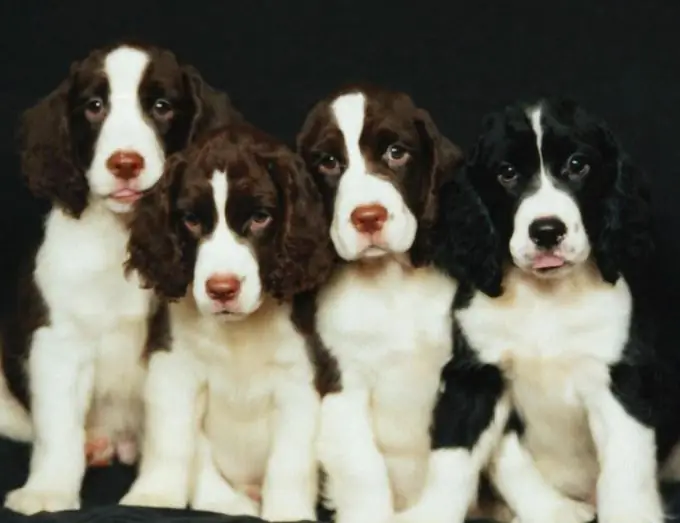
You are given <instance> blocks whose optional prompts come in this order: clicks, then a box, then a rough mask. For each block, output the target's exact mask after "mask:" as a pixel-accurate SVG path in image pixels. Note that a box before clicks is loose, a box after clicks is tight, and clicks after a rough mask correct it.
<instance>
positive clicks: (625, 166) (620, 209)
mask: <svg viewBox="0 0 680 523" xmlns="http://www.w3.org/2000/svg"><path fill="white" fill-rule="evenodd" d="M600 130H601V132H602V135H603V138H604V146H605V148H606V149H605V150H606V151H607V152H606V153H605V161H606V162H607V165H606V167H605V168H607V169H612V170H614V172H615V175H614V182H613V184H612V186H611V188H610V189H609V192H608V194H607V195H606V196H605V199H604V205H603V206H601V207H600V209H597V210H596V211H597V213H598V215H599V216H600V219H601V220H602V221H601V224H600V226H599V227H596V228H595V231H593V232H594V234H593V238H592V239H591V241H592V242H593V255H594V258H595V261H596V263H597V266H598V268H599V270H600V273H601V274H602V278H603V279H604V280H605V281H607V282H609V283H612V284H613V283H616V281H617V280H618V278H619V275H621V274H623V275H624V277H626V279H627V280H629V279H631V278H638V279H639V278H642V277H644V274H645V273H646V272H647V270H648V269H649V264H650V262H651V259H652V256H653V252H654V242H653V235H652V213H651V195H650V187H649V180H648V179H647V177H646V176H645V175H644V173H643V172H642V171H640V170H638V169H637V168H636V167H635V166H634V165H633V163H632V162H631V161H630V159H629V158H628V156H627V155H626V154H625V153H624V152H623V150H622V148H621V146H620V145H619V143H618V141H617V140H616V138H615V137H614V135H613V134H612V132H611V131H610V130H609V129H608V128H607V127H606V126H605V125H604V124H603V123H600Z"/></svg>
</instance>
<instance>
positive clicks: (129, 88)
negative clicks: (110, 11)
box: [21, 45, 240, 216]
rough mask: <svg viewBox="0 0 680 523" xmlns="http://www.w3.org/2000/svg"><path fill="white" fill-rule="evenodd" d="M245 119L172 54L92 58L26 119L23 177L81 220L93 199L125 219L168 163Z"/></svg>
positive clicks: (148, 50) (100, 53)
mask: <svg viewBox="0 0 680 523" xmlns="http://www.w3.org/2000/svg"><path fill="white" fill-rule="evenodd" d="M239 118H240V115H239V114H238V113H237V112H236V111H234V110H233V109H232V108H231V106H230V104H229V100H228V98H227V97H226V95H224V94H221V93H218V92H216V91H213V90H212V89H211V88H210V87H209V86H207V85H205V84H204V82H203V80H202V79H201V77H200V76H199V74H198V73H197V72H196V71H195V70H194V68H192V67H190V66H182V65H180V64H179V63H178V62H177V60H176V58H175V56H174V55H173V54H172V53H171V52H169V51H166V50H163V49H158V48H154V47H141V46H134V45H119V46H115V47H112V48H107V49H100V50H95V51H93V52H92V53H90V55H89V56H88V57H87V58H85V59H84V60H82V61H80V62H76V63H74V64H73V65H72V66H71V70H70V74H69V76H68V78H67V79H66V80H64V81H63V82H62V83H61V85H60V86H59V87H58V88H57V89H56V90H55V91H54V92H52V93H51V94H50V95H49V96H47V97H46V98H45V99H43V100H42V101H41V102H39V103H38V104H37V105H36V106H35V107H33V108H31V109H29V110H28V111H26V113H24V116H23V119H22V123H21V134H22V138H23V141H24V147H23V154H22V159H23V167H24V169H23V170H24V172H25V174H26V176H27V177H28V181H29V185H30V187H31V188H32V190H33V191H34V192H35V193H37V194H38V195H40V196H43V197H47V198H49V199H51V200H53V201H55V202H56V203H59V204H61V205H62V207H64V208H65V210H67V211H68V212H70V213H71V214H73V215H75V216H79V215H80V213H82V211H83V210H84V208H85V207H86V205H87V203H88V201H90V200H103V201H104V203H105V205H106V206H107V207H108V208H109V209H110V210H111V211H113V212H116V213H125V212H127V211H129V210H130V208H131V204H132V203H133V202H135V201H136V200H137V199H138V198H139V197H140V196H141V195H142V194H143V193H144V192H145V191H147V190H148V189H149V188H150V187H152V186H153V185H154V184H155V183H156V182H157V181H158V179H159V178H160V176H161V174H162V172H163V164H164V162H165V158H166V156H167V155H169V154H172V153H173V152H175V151H177V150H180V149H182V148H183V147H185V146H186V145H187V143H188V142H189V141H191V140H192V139H193V138H194V137H195V136H197V135H198V134H199V133H200V132H201V131H203V130H204V129H206V128H208V127H210V126H212V125H215V124H224V123H226V122H228V121H230V120H232V119H239Z"/></svg>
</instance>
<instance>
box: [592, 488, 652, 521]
mask: <svg viewBox="0 0 680 523" xmlns="http://www.w3.org/2000/svg"><path fill="white" fill-rule="evenodd" d="M597 520H598V522H599V523H663V521H664V516H663V508H662V504H661V499H660V498H659V496H658V495H657V494H656V492H653V493H650V494H649V495H647V496H635V495H633V496H628V497H627V498H625V499H624V498H619V499H618V500H613V499H612V502H611V503H606V502H602V501H600V506H599V510H598V515H597Z"/></svg>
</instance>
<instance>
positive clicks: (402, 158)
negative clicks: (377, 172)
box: [383, 144, 411, 168]
mask: <svg viewBox="0 0 680 523" xmlns="http://www.w3.org/2000/svg"><path fill="white" fill-rule="evenodd" d="M409 158H411V155H410V154H409V152H408V151H407V150H406V148H404V147H403V146H401V145H399V144H392V145H390V146H389V147H388V148H387V150H386V151H385V154H384V155H383V160H385V161H386V162H387V165H389V166H390V167H392V168H395V167H402V166H403V165H406V162H408V160H409Z"/></svg>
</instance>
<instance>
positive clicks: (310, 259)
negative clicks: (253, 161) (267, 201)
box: [263, 155, 334, 300]
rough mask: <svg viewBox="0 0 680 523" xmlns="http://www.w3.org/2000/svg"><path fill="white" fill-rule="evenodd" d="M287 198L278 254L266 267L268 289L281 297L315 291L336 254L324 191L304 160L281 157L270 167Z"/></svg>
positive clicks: (328, 273)
mask: <svg viewBox="0 0 680 523" xmlns="http://www.w3.org/2000/svg"><path fill="white" fill-rule="evenodd" d="M270 172H271V173H272V176H273V177H274V182H275V184H276V186H277V187H278V188H279V190H280V191H281V193H282V196H283V201H284V206H285V207H284V216H283V223H282V225H281V227H280V229H279V232H278V237H277V238H276V242H277V247H276V254H275V256H274V257H272V258H273V259H271V260H268V261H269V263H271V266H265V267H263V280H264V284H265V288H266V289H267V291H268V292H269V293H270V294H271V295H272V296H274V297H275V298H277V299H281V300H285V299H290V298H292V297H293V296H294V295H296V294H299V293H301V292H305V291H308V290H313V289H315V288H316V287H318V286H319V285H320V284H322V283H323V282H324V281H325V280H326V279H327V278H328V277H329V275H330V272H331V269H332V266H333V262H334V256H333V249H332V246H331V241H330V235H329V233H328V231H329V224H328V221H327V218H326V215H325V213H324V208H323V203H322V200H321V194H320V193H319V191H318V189H317V187H316V185H315V183H314V181H313V179H312V176H311V175H310V174H309V173H308V172H307V170H306V168H305V166H304V162H303V161H302V159H301V158H300V157H299V156H297V155H295V157H294V159H290V158H289V157H288V156H286V157H285V158H282V159H279V161H277V162H275V165H274V166H273V167H272V168H271V169H270Z"/></svg>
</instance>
